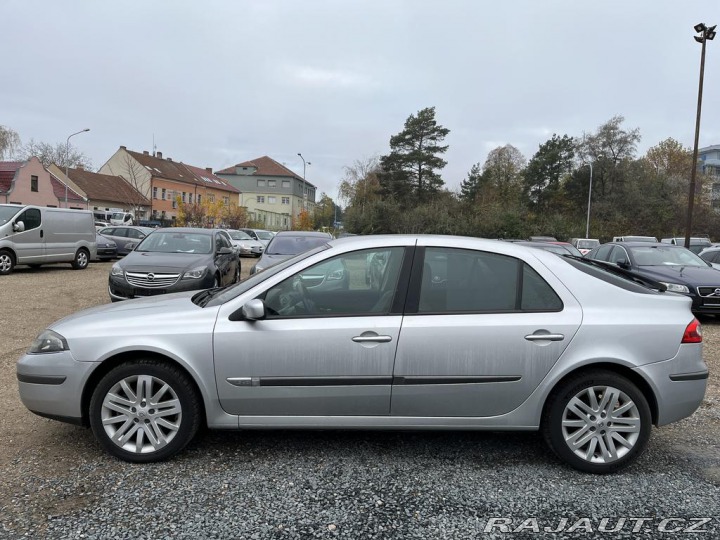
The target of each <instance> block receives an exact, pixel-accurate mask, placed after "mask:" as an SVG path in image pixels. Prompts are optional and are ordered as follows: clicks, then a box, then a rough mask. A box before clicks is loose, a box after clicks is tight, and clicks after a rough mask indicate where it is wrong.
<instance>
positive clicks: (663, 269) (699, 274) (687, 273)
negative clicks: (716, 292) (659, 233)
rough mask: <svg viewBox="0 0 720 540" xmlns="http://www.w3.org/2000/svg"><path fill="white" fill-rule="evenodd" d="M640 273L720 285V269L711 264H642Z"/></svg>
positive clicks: (674, 280) (659, 278) (693, 283)
mask: <svg viewBox="0 0 720 540" xmlns="http://www.w3.org/2000/svg"><path fill="white" fill-rule="evenodd" d="M639 273H640V274H642V275H644V276H648V277H650V278H652V279H655V280H657V281H665V282H667V283H678V284H680V285H689V286H691V287H698V286H701V285H718V286H720V271H718V270H715V269H714V268H711V267H709V266H679V265H677V266H676V265H672V266H641V267H640V270H639Z"/></svg>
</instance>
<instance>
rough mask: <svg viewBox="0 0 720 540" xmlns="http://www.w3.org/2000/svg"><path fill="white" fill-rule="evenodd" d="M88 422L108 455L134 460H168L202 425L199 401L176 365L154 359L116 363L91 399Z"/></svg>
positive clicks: (190, 384)
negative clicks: (117, 364)
mask: <svg viewBox="0 0 720 540" xmlns="http://www.w3.org/2000/svg"><path fill="white" fill-rule="evenodd" d="M90 425H91V427H92V430H93V433H94V434H95V437H96V438H97V439H98V441H100V444H102V446H103V447H104V448H105V449H106V450H107V451H108V452H109V453H110V454H112V455H114V456H116V457H118V458H120V459H122V460H124V461H130V462H134V463H149V462H154V461H161V460H164V459H167V458H169V457H171V456H173V455H175V454H176V453H178V452H179V451H180V450H182V449H183V448H185V446H186V445H187V444H188V443H189V442H190V441H191V440H192V438H193V437H194V436H195V433H196V432H197V430H198V427H199V426H200V400H199V398H198V396H197V393H196V391H195V388H194V386H193V384H192V382H191V380H190V379H189V378H188V376H187V375H186V374H185V373H184V372H182V371H181V370H180V369H179V368H177V367H175V366H172V365H170V364H166V363H164V362H161V361H157V360H154V359H145V360H137V361H132V362H126V363H124V364H120V365H119V366H117V367H116V368H114V369H112V370H111V371H110V372H109V373H108V374H107V375H105V376H104V377H103V378H102V379H101V380H100V383H99V384H98V386H97V388H95V391H94V392H93V395H92V399H91V401H90Z"/></svg>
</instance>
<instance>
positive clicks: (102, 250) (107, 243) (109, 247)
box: [95, 233, 117, 261]
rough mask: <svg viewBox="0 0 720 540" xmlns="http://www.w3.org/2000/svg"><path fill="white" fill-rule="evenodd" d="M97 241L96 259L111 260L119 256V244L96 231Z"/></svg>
mask: <svg viewBox="0 0 720 540" xmlns="http://www.w3.org/2000/svg"><path fill="white" fill-rule="evenodd" d="M95 242H96V243H97V256H96V257H95V260H96V261H110V260H112V259H114V258H115V257H117V244H116V243H115V242H113V241H112V240H111V239H110V238H107V237H105V236H103V235H102V234H100V233H95Z"/></svg>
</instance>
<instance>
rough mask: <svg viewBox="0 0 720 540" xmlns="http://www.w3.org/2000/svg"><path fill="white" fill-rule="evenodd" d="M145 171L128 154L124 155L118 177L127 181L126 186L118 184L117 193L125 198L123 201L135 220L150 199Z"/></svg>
mask: <svg viewBox="0 0 720 540" xmlns="http://www.w3.org/2000/svg"><path fill="white" fill-rule="evenodd" d="M147 174H148V173H147V170H146V169H145V167H143V166H142V165H141V164H140V163H139V162H138V161H137V160H136V159H135V158H133V157H132V156H131V155H130V154H125V157H124V167H123V171H122V174H120V175H119V176H120V177H122V178H123V179H124V180H126V181H127V183H128V184H130V185H129V186H128V185H127V184H122V183H121V184H118V191H119V192H120V193H121V194H122V196H123V197H124V198H125V201H127V203H128V204H129V205H130V206H131V207H132V212H133V214H134V215H135V217H136V218H137V217H138V216H139V214H140V212H141V211H142V208H143V206H145V205H146V204H147V200H149V199H150V195H151V194H150V183H149V182H147Z"/></svg>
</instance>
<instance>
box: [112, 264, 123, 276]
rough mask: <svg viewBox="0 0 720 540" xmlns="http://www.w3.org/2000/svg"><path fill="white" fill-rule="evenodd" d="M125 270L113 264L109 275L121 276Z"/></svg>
mask: <svg viewBox="0 0 720 540" xmlns="http://www.w3.org/2000/svg"><path fill="white" fill-rule="evenodd" d="M124 273H125V272H124V271H123V269H122V268H120V266H119V265H118V264H113V267H112V268H111V269H110V275H111V276H122V275H123V274H124Z"/></svg>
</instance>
